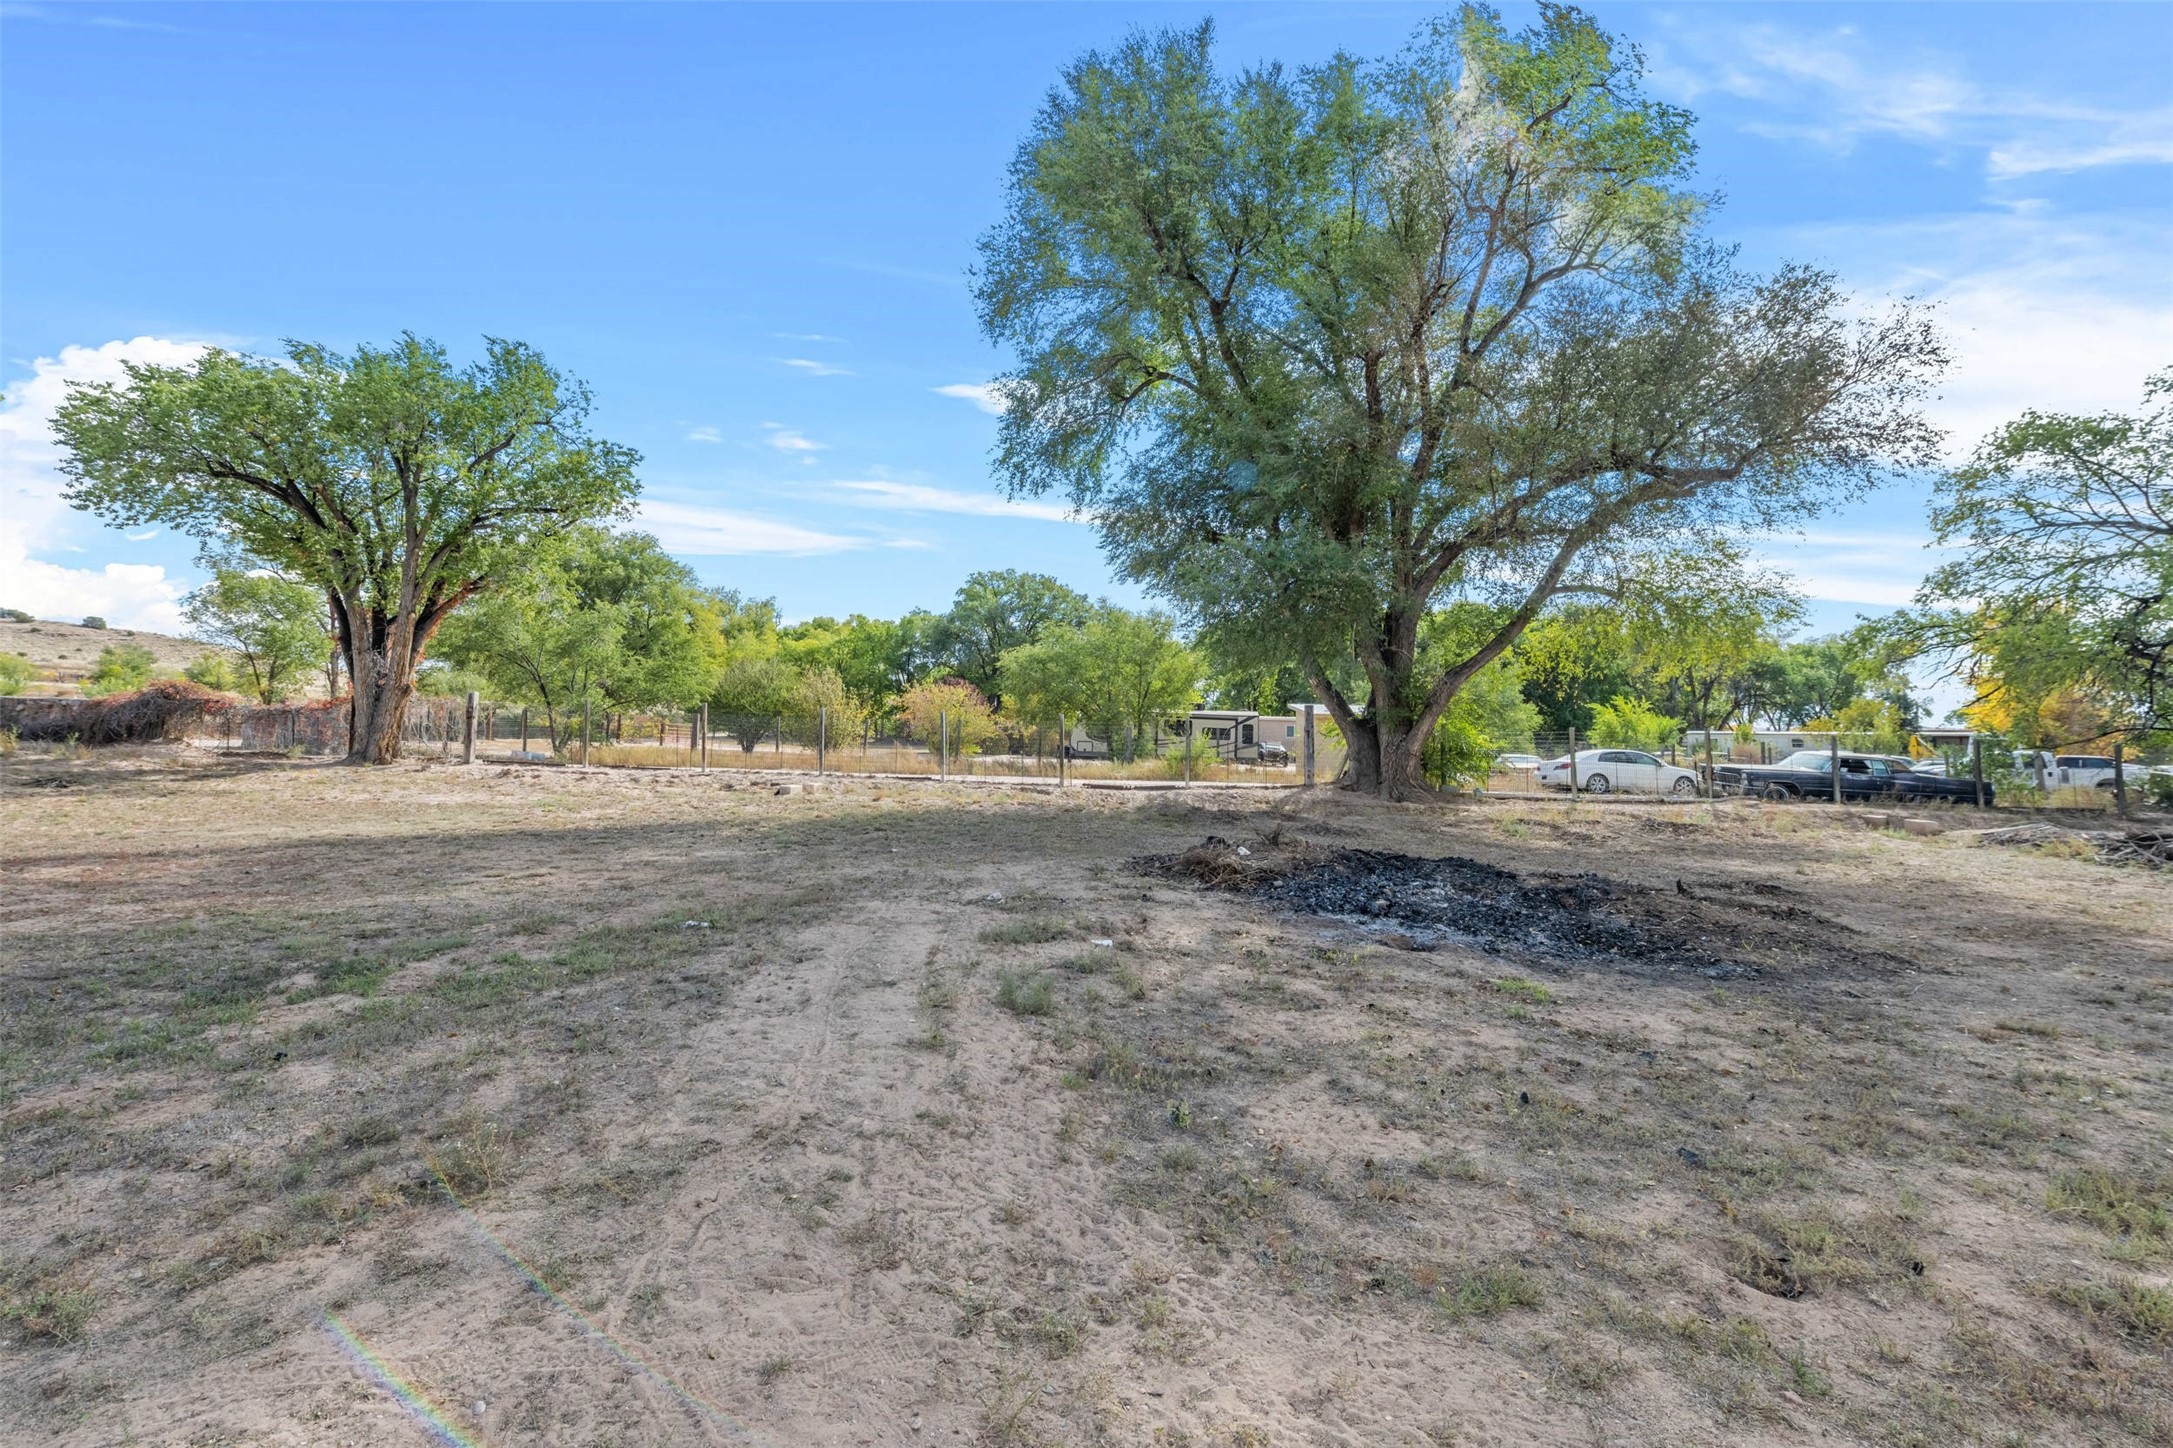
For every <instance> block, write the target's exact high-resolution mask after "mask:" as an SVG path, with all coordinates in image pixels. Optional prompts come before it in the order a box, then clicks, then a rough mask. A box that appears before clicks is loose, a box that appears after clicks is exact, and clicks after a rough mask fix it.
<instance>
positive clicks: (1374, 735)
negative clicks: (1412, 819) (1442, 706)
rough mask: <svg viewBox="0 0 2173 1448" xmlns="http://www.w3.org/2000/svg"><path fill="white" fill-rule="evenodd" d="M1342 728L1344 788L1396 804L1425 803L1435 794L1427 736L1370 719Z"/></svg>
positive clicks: (1355, 720)
mask: <svg viewBox="0 0 2173 1448" xmlns="http://www.w3.org/2000/svg"><path fill="white" fill-rule="evenodd" d="M1342 727H1343V746H1344V755H1343V777H1342V779H1341V780H1339V781H1338V784H1339V785H1340V786H1341V787H1342V788H1344V789H1347V790H1350V791H1352V792H1353V793H1356V794H1370V795H1374V796H1376V797H1377V798H1380V799H1392V800H1394V799H1422V798H1426V797H1428V796H1431V795H1432V794H1433V793H1434V792H1435V791H1434V790H1433V788H1432V787H1431V786H1430V785H1428V784H1427V782H1426V760H1425V750H1426V733H1425V732H1421V731H1420V730H1417V729H1409V728H1406V729H1403V730H1398V729H1396V728H1395V727H1394V726H1392V725H1391V726H1386V727H1384V726H1383V725H1382V724H1381V723H1380V722H1379V721H1377V720H1375V719H1373V718H1370V717H1368V718H1361V719H1354V720H1352V721H1351V722H1350V723H1348V724H1346V725H1344V726H1342Z"/></svg>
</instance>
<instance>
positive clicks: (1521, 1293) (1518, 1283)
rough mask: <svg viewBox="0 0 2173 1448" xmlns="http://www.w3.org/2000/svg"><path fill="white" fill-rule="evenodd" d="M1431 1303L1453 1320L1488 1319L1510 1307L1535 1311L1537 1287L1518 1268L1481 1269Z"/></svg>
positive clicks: (1445, 1288) (1438, 1293)
mask: <svg viewBox="0 0 2173 1448" xmlns="http://www.w3.org/2000/svg"><path fill="white" fill-rule="evenodd" d="M1434 1302H1435V1304H1436V1305H1437V1306H1439V1307H1440V1309H1441V1310H1442V1311H1443V1312H1445V1313H1447V1314H1448V1315H1449V1316H1450V1317H1451V1318H1453V1319H1457V1320H1462V1319H1464V1318H1467V1317H1491V1316H1492V1315H1493V1314H1495V1313H1497V1312H1507V1311H1509V1309H1511V1308H1513V1307H1537V1306H1538V1305H1539V1284H1537V1283H1536V1282H1534V1281H1532V1279H1531V1278H1530V1277H1529V1276H1527V1275H1526V1274H1525V1273H1524V1272H1523V1271H1522V1270H1521V1269H1519V1268H1517V1267H1513V1266H1496V1267H1482V1268H1480V1269H1479V1270H1477V1271H1475V1272H1468V1273H1465V1274H1464V1275H1462V1276H1461V1277H1459V1278H1457V1279H1456V1280H1455V1281H1454V1282H1452V1283H1447V1284H1444V1285H1443V1286H1442V1287H1441V1288H1439V1289H1438V1290H1437V1291H1436V1292H1435V1293H1434Z"/></svg>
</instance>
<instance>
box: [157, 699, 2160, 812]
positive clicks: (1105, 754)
mask: <svg viewBox="0 0 2173 1448" xmlns="http://www.w3.org/2000/svg"><path fill="white" fill-rule="evenodd" d="M469 707H470V705H469V701H467V700H464V699H458V698H441V697H428V696H426V697H419V698H416V699H414V700H412V701H411V702H410V704H409V706H408V711H407V715H406V718H405V722H404V726H403V728H402V731H401V740H402V745H403V752H404V753H405V754H407V755H408V756H409V757H411V758H412V757H415V756H417V755H421V756H424V757H436V758H439V759H443V760H448V761H450V760H453V759H460V758H466V757H468V750H469V742H468V741H469V724H468V709H469ZM474 709H475V723H474V733H473V738H474V746H473V748H474V757H475V758H476V759H478V760H481V761H486V762H492V761H495V762H502V763H539V764H540V763H552V764H569V765H587V766H589V767H592V768H612V769H693V770H708V771H747V772H776V773H797V774H815V775H861V776H885V775H890V776H903V777H924V778H937V779H959V780H970V779H992V780H1006V779H1007V780H1040V781H1044V782H1047V783H1051V784H1057V783H1063V784H1081V785H1095V784H1104V785H1108V786H1111V787H1119V786H1126V787H1141V786H1150V785H1158V784H1159V785H1171V784H1185V783H1191V784H1241V785H1255V786H1277V785H1281V786H1298V785H1304V784H1307V783H1323V784H1325V783H1332V782H1333V781H1334V780H1336V779H1337V778H1338V777H1339V776H1340V775H1341V773H1342V770H1343V764H1344V748H1343V742H1342V740H1341V738H1340V737H1339V736H1338V735H1337V733H1336V731H1335V730H1334V728H1333V727H1332V726H1329V725H1326V723H1325V721H1320V727H1312V726H1310V725H1308V726H1307V727H1304V728H1302V729H1293V730H1292V731H1290V732H1291V733H1292V735H1293V736H1294V737H1293V738H1292V739H1291V740H1290V741H1289V742H1288V743H1287V744H1286V743H1284V742H1283V741H1281V740H1274V741H1269V740H1266V739H1261V740H1259V741H1257V742H1256V741H1255V740H1254V739H1253V738H1252V737H1251V734H1250V732H1249V731H1248V732H1246V733H1243V734H1241V733H1240V732H1239V731H1236V730H1230V729H1223V730H1209V729H1207V728H1205V727H1203V726H1202V725H1200V724H1197V723H1195V724H1190V725H1188V724H1187V723H1186V722H1185V721H1181V720H1180V721H1171V722H1170V723H1169V724H1167V725H1157V726H1154V727H1152V728H1150V729H1147V730H1142V731H1136V732H1135V731H1107V730H1105V731H1100V732H1096V731H1093V730H1090V729H1087V728H1085V727H1083V726H1073V725H1071V724H1070V723H1069V721H1060V724H1059V726H1058V727H1054V728H1044V729H1018V728H1002V727H992V726H990V725H988V724H987V723H986V722H985V721H982V722H979V723H977V724H969V725H966V726H964V727H961V725H960V724H959V723H958V722H957V721H954V720H952V719H950V718H949V717H948V716H942V717H939V718H938V719H937V720H936V722H935V725H934V726H933V727H932V728H928V729H924V730H920V731H916V730H914V729H913V728H912V727H910V726H909V725H906V724H904V723H902V722H900V721H890V722H887V723H878V722H876V721H870V720H866V719H862V718H858V717H854V718H852V719H849V720H847V721H846V722H844V723H843V724H839V723H838V722H836V721H833V720H832V719H831V717H830V716H829V714H828V711H817V712H815V713H812V714H808V713H800V714H762V715H751V714H732V715H727V714H723V713H716V714H712V713H710V712H709V711H707V710H704V709H696V710H692V711H686V712H665V713H658V712H649V713H616V712H614V713H608V714H607V713H604V712H601V711H595V710H591V711H589V712H587V713H583V712H580V711H574V712H571V713H568V712H564V711H554V710H548V709H539V708H533V707H526V708H524V707H521V706H518V705H504V704H493V703H489V702H486V701H482V700H476V701H475V703H474ZM203 727H204V728H205V729H206V730H207V731H211V732H210V734H209V735H208V736H206V737H200V738H199V739H198V741H197V742H199V743H202V744H206V745H212V746H215V747H219V748H223V749H228V750H236V751H242V752H252V753H265V752H271V753H284V754H290V755H326V754H343V753H345V752H346V751H347V747H348V740H347V729H348V716H347V708H346V704H345V701H343V700H319V701H313V702H308V703H300V704H291V705H272V706H262V707H260V706H244V707H238V708H233V709H228V710H226V711H224V712H222V713H221V714H219V715H217V716H214V717H213V718H211V719H208V720H207V721H206V723H205V725H204V726H203ZM1305 736H1310V738H1309V739H1308V738H1307V737H1305ZM1308 755H1310V769H1308ZM1806 756H1808V757H1809V766H1808V767H1805V768H1798V769H1795V770H1794V771H1791V769H1790V761H1791V760H1793V761H1794V762H1795V764H1796V765H1798V766H1804V764H1805V759H1806ZM1421 763H1422V767H1423V770H1424V773H1425V774H1426V777H1427V778H1428V780H1429V781H1430V782H1432V783H1434V784H1436V785H1438V786H1442V787H1451V786H1453V787H1459V788H1465V789H1472V790H1476V791H1478V792H1482V793H1485V794H1489V795H1509V796H1528V797H1533V798H1545V797H1555V798H1566V797H1577V798H1588V799H1594V800H1600V799H1624V800H1635V799H1646V800H1651V799H1659V800H1665V801H1674V802H1684V801H1691V800H1701V799H1704V800H1709V799H1715V798H1728V797H1756V798H1763V799H1769V800H1774V801H1783V800H1789V801H1801V802H1804V803H1823V802H1831V801H1832V800H1833V798H1834V792H1833V789H1832V780H1833V778H1834V772H1833V768H1832V766H1834V765H1836V764H1838V765H1840V766H1842V768H1841V780H1842V789H1841V791H1840V800H1841V802H1842V803H1866V802H1881V801H1885V800H1892V801H1898V802H1903V803H1912V804H1918V805H1924V804H1939V803H1953V804H1965V805H1975V804H1978V803H1979V802H1980V801H1981V802H1982V803H1983V804H1985V805H1987V806H1991V807H1995V808H1996V807H2013V808H2038V809H2041V808H2056V809H2085V810H2091V809H2111V808H2113V807H2114V806H2115V804H2116V802H2117V800H2118V796H2119V793H2120V791H2119V789H2118V788H2117V787H2116V784H2117V783H2125V784H2126V785H2127V787H2128V788H2127V792H2128V795H2129V801H2128V802H2129V804H2130V805H2131V807H2133V806H2140V805H2144V804H2146V803H2148V802H2149V801H2150V800H2151V798H2152V797H2153V795H2154V794H2162V793H2164V792H2165V791H2166V790H2167V789H2169V788H2173V785H2167V784H2164V783H2161V784H2158V785H2156V786H2153V785H2152V783H2151V780H2152V774H2153V769H2152V767H2151V766H2146V765H2142V764H2139V763H2135V762H2123V763H2122V765H2121V766H2120V767H2118V768H2102V767H2094V766H2106V765H2111V764H2112V761H2111V760H2106V759H2092V758H2070V757H2068V756H2059V757H2058V759H2057V762H2055V758H2054V757H2053V756H2047V755H2019V754H2016V753H2014V752H2013V751H2008V750H2005V749H1994V748H1988V747H1985V746H1984V744H1983V741H1981V740H1976V741H1969V740H1962V741H1956V740H1954V739H1951V738H1948V739H1944V740H1943V741H1942V747H1940V748H1936V749H1927V748H1924V747H1922V746H1921V742H1919V747H1917V748H1916V749H1914V750H1913V751H1911V750H1907V749H1896V748H1894V741H1893V740H1891V739H1881V738H1878V737H1876V736H1872V735H1861V736H1859V735H1850V734H1845V733H1844V734H1840V735H1834V734H1831V733H1813V732H1806V731H1768V733H1767V734H1766V735H1765V736H1763V737H1755V736H1754V737H1749V738H1743V737H1736V736H1733V735H1728V734H1715V735H1710V736H1708V735H1703V734H1693V735H1691V736H1689V737H1688V738H1679V739H1677V740H1675V741H1673V742H1671V743H1669V744H1667V745H1664V746H1661V747H1658V748H1649V749H1648V748H1633V747H1626V746H1618V745H1601V744H1595V743H1593V742H1592V741H1591V740H1590V739H1585V738H1579V737H1578V736H1577V735H1576V734H1575V733H1573V732H1570V731H1562V732H1559V733H1545V734H1541V735H1538V736H1536V737H1535V738H1534V739H1533V740H1532V741H1531V747H1530V748H1529V749H1524V750H1514V751H1505V752H1503V753H1501V754H1499V755H1497V756H1495V757H1494V758H1493V759H1491V760H1490V761H1482V762H1480V764H1479V765H1478V766H1477V767H1476V768H1474V767H1473V766H1472V764H1471V762H1470V761H1469V760H1468V759H1462V760H1459V759H1452V758H1451V757H1450V756H1449V754H1448V752H1447V751H1446V750H1445V749H1443V748H1439V747H1429V748H1428V749H1427V750H1426V751H1424V753H1423V755H1422V758H1421ZM2085 766H2092V767H2085ZM2157 772H2158V773H2161V774H2166V773H2167V767H2166V766H2158V767H2157ZM1799 776H1800V777H1799ZM2168 777H2169V778H2173V775H2169V776H2168ZM1980 779H1981V782H1982V785H1983V789H1982V792H1981V794H1980V792H1979V790H1978V788H1977V786H1978V783H1979V781H1980Z"/></svg>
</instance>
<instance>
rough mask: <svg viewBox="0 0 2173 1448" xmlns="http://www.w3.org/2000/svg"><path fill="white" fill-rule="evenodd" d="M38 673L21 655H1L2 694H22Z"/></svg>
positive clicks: (0, 678) (0, 688) (0, 692)
mask: <svg viewBox="0 0 2173 1448" xmlns="http://www.w3.org/2000/svg"><path fill="white" fill-rule="evenodd" d="M37 675H38V671H37V670H36V669H33V668H32V667H31V666H30V660H28V659H26V658H24V657H23V656H22V655H21V654H0V694H20V693H21V692H22V691H23V685H25V684H27V683H29V682H30V681H31V680H32V679H34V678H36V677H37Z"/></svg>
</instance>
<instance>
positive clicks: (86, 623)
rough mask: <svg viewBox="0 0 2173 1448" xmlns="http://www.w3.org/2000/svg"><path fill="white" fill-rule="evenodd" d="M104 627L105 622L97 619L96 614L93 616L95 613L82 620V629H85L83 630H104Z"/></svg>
mask: <svg viewBox="0 0 2173 1448" xmlns="http://www.w3.org/2000/svg"><path fill="white" fill-rule="evenodd" d="M105 626H106V621H105V620H104V619H102V618H100V617H99V616H98V615H97V614H95V613H94V614H91V615H89V616H87V617H86V618H85V619H84V620H83V627H85V628H95V629H103V628H104V627H105Z"/></svg>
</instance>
